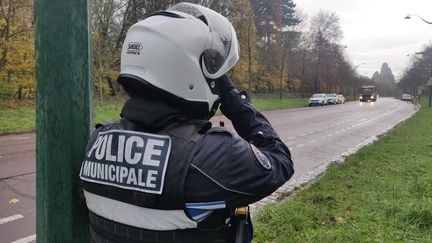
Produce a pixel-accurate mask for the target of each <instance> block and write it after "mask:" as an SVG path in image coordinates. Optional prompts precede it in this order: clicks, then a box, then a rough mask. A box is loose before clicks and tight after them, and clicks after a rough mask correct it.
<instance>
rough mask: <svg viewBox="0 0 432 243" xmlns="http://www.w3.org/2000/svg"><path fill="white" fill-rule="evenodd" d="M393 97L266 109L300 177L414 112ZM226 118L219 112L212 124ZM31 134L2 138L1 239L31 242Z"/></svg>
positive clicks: (32, 136)
mask: <svg viewBox="0 0 432 243" xmlns="http://www.w3.org/2000/svg"><path fill="white" fill-rule="evenodd" d="M414 109H415V108H414V106H413V105H412V104H409V103H405V102H401V101H399V100H395V99H386V98H381V99H379V100H378V101H377V102H376V103H358V102H349V103H346V104H344V105H336V106H326V107H308V108H299V109H289V110H278V111H268V112H265V115H266V116H267V118H268V119H269V120H270V121H271V123H272V125H273V126H274V127H275V129H276V130H277V132H278V133H279V135H280V136H281V138H282V139H283V140H284V141H285V142H286V143H287V144H288V147H289V148H290V149H291V152H292V156H293V160H294V163H295V170H296V174H295V175H294V177H293V179H294V180H295V179H298V178H299V177H302V176H304V175H305V174H306V173H307V172H309V171H311V170H313V169H315V168H317V167H319V166H320V165H322V164H323V163H325V162H328V161H330V160H332V159H333V158H334V157H335V156H337V155H339V154H341V153H343V152H345V151H347V150H349V149H351V148H353V147H355V146H357V145H358V144H361V143H362V142H363V141H365V140H366V139H368V138H370V137H371V136H374V135H376V134H379V133H381V132H382V131H384V130H386V129H387V128H388V127H390V126H392V125H394V124H396V123H398V122H399V121H400V120H401V119H403V118H404V117H406V116H408V115H410V114H412V113H413V111H414ZM221 120H222V121H225V124H226V126H227V127H230V126H231V123H230V122H229V121H227V120H226V119H224V117H221V116H218V117H215V118H213V119H212V121H213V123H214V124H218V123H219V121H221ZM34 143H35V137H34V134H21V135H10V136H2V137H0V236H1V237H0V243H3V242H13V241H16V240H20V241H18V242H20V243H23V242H33V241H34V238H35V232H36V230H35V173H34V171H35V163H34V161H35V145H34Z"/></svg>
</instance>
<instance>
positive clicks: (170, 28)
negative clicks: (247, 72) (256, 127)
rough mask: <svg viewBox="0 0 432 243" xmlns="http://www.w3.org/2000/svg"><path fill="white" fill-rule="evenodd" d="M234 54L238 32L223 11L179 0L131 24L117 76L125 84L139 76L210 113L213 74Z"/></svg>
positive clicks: (191, 106)
mask: <svg viewBox="0 0 432 243" xmlns="http://www.w3.org/2000/svg"><path fill="white" fill-rule="evenodd" d="M238 59H239V44H238V41H237V36H236V33H235V30H234V28H233V26H232V25H231V23H230V22H229V21H228V20H227V19H226V18H225V17H224V16H222V15H220V14H219V13H216V12H215V11H213V10H211V9H208V8H205V7H203V6H200V5H196V4H192V3H179V4H176V5H174V6H172V7H171V8H169V9H168V10H167V11H160V12H156V13H154V14H152V15H151V16H150V17H148V18H146V19H144V20H142V21H140V22H138V23H136V24H134V25H133V26H132V27H130V29H129V30H128V32H127V35H126V39H125V41H124V43H123V48H122V53H121V70H120V75H119V78H118V82H119V83H120V84H122V85H123V86H124V87H127V86H129V87H137V86H138V85H137V82H139V85H141V86H142V84H144V85H145V88H146V90H148V91H149V90H151V91H150V92H157V94H158V95H159V94H160V95H161V96H164V98H166V99H164V100H167V101H170V102H175V103H176V104H177V105H179V104H181V105H184V106H185V107H187V108H188V109H190V110H191V111H194V112H198V113H206V114H208V115H210V116H212V115H213V114H214V112H215V111H216V109H217V106H218V100H219V95H218V91H217V84H216V83H215V81H214V79H217V78H219V77H220V76H222V75H224V74H225V73H226V72H227V71H229V70H230V69H231V68H232V67H233V66H234V64H235V63H236V62H237V61H238ZM129 90H131V89H130V88H129Z"/></svg>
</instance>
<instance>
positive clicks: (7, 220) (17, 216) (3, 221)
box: [0, 214, 24, 224]
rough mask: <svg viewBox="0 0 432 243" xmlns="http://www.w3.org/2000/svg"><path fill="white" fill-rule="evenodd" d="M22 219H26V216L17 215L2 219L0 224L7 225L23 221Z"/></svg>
mask: <svg viewBox="0 0 432 243" xmlns="http://www.w3.org/2000/svg"><path fill="white" fill-rule="evenodd" d="M22 218H24V216H22V215H21V214H15V215H12V216H9V217H6V218H2V219H0V224H5V223H7V222H11V221H15V220H18V219H22Z"/></svg>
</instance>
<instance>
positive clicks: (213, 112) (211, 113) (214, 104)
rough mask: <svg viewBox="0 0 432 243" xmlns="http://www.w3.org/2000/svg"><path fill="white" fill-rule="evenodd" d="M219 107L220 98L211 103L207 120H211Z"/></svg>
mask: <svg viewBox="0 0 432 243" xmlns="http://www.w3.org/2000/svg"><path fill="white" fill-rule="evenodd" d="M219 105H220V97H219V98H218V99H217V100H216V101H215V102H214V103H213V106H212V108H211V109H210V112H209V114H208V119H210V118H212V117H213V116H214V115H215V114H216V111H217V109H218V108H219Z"/></svg>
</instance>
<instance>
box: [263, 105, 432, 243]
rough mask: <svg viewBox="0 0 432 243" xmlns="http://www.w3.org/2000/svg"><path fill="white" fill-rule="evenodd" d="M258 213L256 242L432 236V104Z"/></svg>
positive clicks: (429, 239) (423, 238) (426, 239)
mask: <svg viewBox="0 0 432 243" xmlns="http://www.w3.org/2000/svg"><path fill="white" fill-rule="evenodd" d="M424 107H425V108H422V109H421V110H420V111H419V112H418V113H417V114H415V115H414V116H413V117H412V118H411V119H409V120H408V121H407V122H406V123H404V124H403V125H401V126H399V127H397V128H396V129H394V130H393V131H391V132H390V133H389V134H387V135H385V136H384V137H383V138H382V139H380V140H379V141H377V142H375V143H374V144H371V145H368V146H366V147H364V148H362V149H361V150H359V151H358V152H357V153H356V154H354V155H352V156H349V157H348V158H346V161H345V162H344V163H343V164H335V165H332V166H330V168H329V169H328V171H327V172H326V173H325V175H323V176H322V177H320V178H319V179H318V180H317V181H316V182H314V183H313V184H311V185H310V186H308V187H307V188H305V189H304V190H301V191H298V192H297V193H295V194H294V195H293V196H291V197H289V198H288V199H285V200H283V201H281V202H279V203H275V204H269V205H266V206H265V207H263V208H262V209H260V210H259V211H258V212H257V214H256V216H255V241H256V242H271V241H272V242H406V241H412V242H432V129H431V124H432V123H431V121H432V109H430V108H426V106H424Z"/></svg>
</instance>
